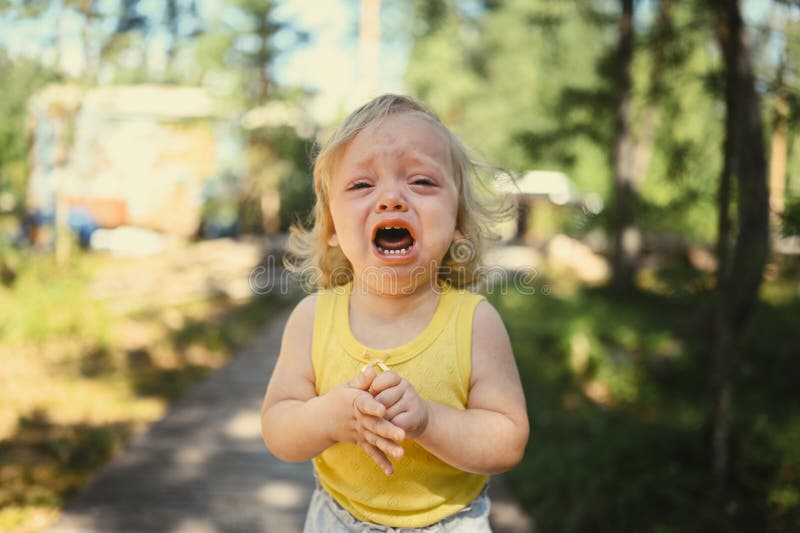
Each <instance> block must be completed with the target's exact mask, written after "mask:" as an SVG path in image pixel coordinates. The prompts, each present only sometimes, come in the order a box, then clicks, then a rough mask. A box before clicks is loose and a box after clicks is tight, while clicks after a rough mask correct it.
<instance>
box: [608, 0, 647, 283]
mask: <svg viewBox="0 0 800 533" xmlns="http://www.w3.org/2000/svg"><path fill="white" fill-rule="evenodd" d="M620 5H621V8H622V9H621V12H620V17H619V45H618V50H617V54H618V55H617V62H616V67H617V76H616V100H617V102H616V117H615V121H614V162H613V163H614V198H613V204H612V213H611V240H612V243H613V245H612V256H611V265H612V269H613V285H614V288H615V289H616V290H618V291H620V292H629V291H631V290H632V289H633V287H634V281H635V280H634V276H635V273H636V265H635V261H636V258H637V257H636V256H637V255H638V254H639V248H640V246H641V237H640V234H639V231H638V229H637V228H636V227H635V226H634V213H635V208H636V205H635V204H636V199H637V194H636V176H635V175H634V172H635V170H636V168H635V165H634V155H635V149H634V139H633V131H632V128H633V126H632V124H631V97H632V96H631V92H632V87H631V85H632V82H631V63H632V62H633V0H620Z"/></svg>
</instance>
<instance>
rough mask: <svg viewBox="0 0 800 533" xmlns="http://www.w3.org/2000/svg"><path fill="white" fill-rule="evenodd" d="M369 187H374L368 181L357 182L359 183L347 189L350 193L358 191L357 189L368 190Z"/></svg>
mask: <svg viewBox="0 0 800 533" xmlns="http://www.w3.org/2000/svg"><path fill="white" fill-rule="evenodd" d="M369 187H372V185H371V184H370V183H369V182H367V181H357V182H355V183H353V184H352V185H350V186H349V187H348V188H347V190H348V191H354V190H357V189H367V188H369Z"/></svg>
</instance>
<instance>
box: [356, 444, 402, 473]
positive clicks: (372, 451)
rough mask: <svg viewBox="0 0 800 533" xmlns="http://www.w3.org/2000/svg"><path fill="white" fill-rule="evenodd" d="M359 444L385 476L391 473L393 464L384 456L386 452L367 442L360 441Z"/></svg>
mask: <svg viewBox="0 0 800 533" xmlns="http://www.w3.org/2000/svg"><path fill="white" fill-rule="evenodd" d="M360 446H361V447H362V448H363V449H364V451H365V452H367V454H369V456H370V457H372V460H373V461H375V462H376V463H377V464H378V466H379V467H380V469H381V470H383V471H384V472H385V473H386V475H387V476H391V475H392V473H393V472H394V466H393V465H392V463H391V462H389V459H388V458H387V457H386V454H384V453H383V452H382V451H380V450H379V449H378V448H376V447H375V446H373V445H372V444H370V443H369V442H362V443H360Z"/></svg>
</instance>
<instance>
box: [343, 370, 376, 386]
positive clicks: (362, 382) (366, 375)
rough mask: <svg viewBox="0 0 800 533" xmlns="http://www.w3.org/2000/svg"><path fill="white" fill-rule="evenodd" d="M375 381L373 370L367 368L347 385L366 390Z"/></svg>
mask: <svg viewBox="0 0 800 533" xmlns="http://www.w3.org/2000/svg"><path fill="white" fill-rule="evenodd" d="M374 380H375V369H374V368H372V367H369V368H367V369H366V370H364V371H363V372H361V373H360V374H358V375H357V376H356V377H354V378H353V379H351V380H350V382H349V383H348V385H350V386H351V387H354V388H356V389H361V390H367V389H369V387H370V385H372V382H373V381H374Z"/></svg>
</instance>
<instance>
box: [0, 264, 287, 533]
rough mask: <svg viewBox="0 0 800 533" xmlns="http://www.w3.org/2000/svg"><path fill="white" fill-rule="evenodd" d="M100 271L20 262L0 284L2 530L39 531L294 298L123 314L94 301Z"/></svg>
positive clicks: (196, 304)
mask: <svg viewBox="0 0 800 533" xmlns="http://www.w3.org/2000/svg"><path fill="white" fill-rule="evenodd" d="M107 263H108V260H107V259H104V258H102V257H99V256H89V255H80V254H79V255H76V256H75V257H74V258H73V259H72V261H71V263H70V265H69V266H67V267H58V266H57V265H55V263H54V262H53V260H52V258H51V257H50V256H44V255H28V256H24V257H20V258H19V259H18V260H17V272H18V276H17V279H16V280H15V281H14V283H13V284H12V285H11V286H10V287H2V286H0V353H2V354H3V365H2V366H0V383H3V386H2V387H0V531H6V530H8V531H16V530H20V531H23V530H24V531H39V530H42V529H44V528H45V527H46V526H47V525H48V524H49V523H51V522H52V521H53V520H54V519H55V518H56V517H57V516H58V511H59V509H60V508H61V507H62V506H63V505H64V503H65V502H66V501H68V500H69V498H70V497H72V496H73V495H74V494H76V493H77V492H78V491H79V490H80V488H81V487H83V486H84V485H85V484H86V483H87V482H88V481H89V479H91V477H92V475H93V474H94V472H95V471H96V470H97V469H98V468H99V467H101V466H102V465H103V464H105V463H106V462H107V461H108V460H109V459H110V458H111V457H113V456H114V454H115V453H117V452H118V451H119V450H121V449H122V447H123V446H124V444H125V442H126V441H127V440H128V439H129V438H130V436H131V435H132V434H134V433H135V432H136V431H140V430H141V429H143V428H144V427H145V426H146V425H147V424H148V423H150V422H152V421H153V420H155V419H157V418H158V417H160V416H161V415H162V414H163V413H164V411H165V409H166V407H167V406H168V404H169V402H170V401H171V400H173V399H174V398H175V397H177V396H178V395H180V394H181V393H182V392H183V391H185V390H186V389H187V388H188V387H190V386H191V385H193V384H195V383H197V382H198V381H199V380H201V379H202V378H204V377H205V376H207V375H208V374H209V373H210V372H212V371H213V370H214V369H215V368H218V367H219V366H221V365H222V364H224V363H225V362H226V361H227V360H228V359H229V358H230V356H231V355H232V354H233V353H234V351H235V350H236V349H237V348H238V347H240V346H242V345H243V344H244V343H245V342H246V341H247V340H248V339H249V338H250V336H251V335H252V334H253V333H254V332H255V331H256V330H257V329H258V328H259V327H260V326H262V325H263V324H265V323H266V321H267V320H268V319H269V317H270V316H272V315H273V314H274V313H275V312H276V311H277V310H279V309H281V308H282V307H283V306H286V305H289V304H290V303H291V302H292V301H293V299H294V297H293V296H290V297H289V298H288V299H286V300H281V299H278V298H275V297H271V298H255V299H253V300H250V301H248V302H245V303H232V302H230V301H227V300H225V299H223V298H217V299H200V300H196V301H192V302H185V303H182V304H180V305H173V306H170V307H166V308H165V307H158V306H151V307H145V308H143V309H140V310H138V311H135V312H132V313H122V314H120V313H118V312H112V311H111V310H110V309H109V307H108V306H106V305H104V304H103V303H101V302H98V301H96V300H94V299H93V298H92V297H91V290H90V285H91V280H92V278H93V275H94V273H95V272H97V271H98V270H99V269H101V268H104V266H106V264H107Z"/></svg>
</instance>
